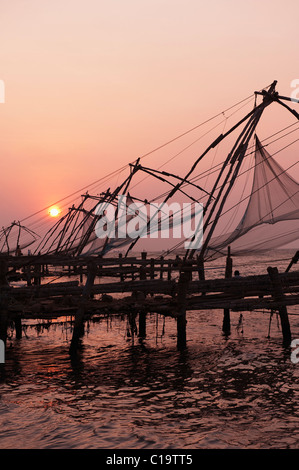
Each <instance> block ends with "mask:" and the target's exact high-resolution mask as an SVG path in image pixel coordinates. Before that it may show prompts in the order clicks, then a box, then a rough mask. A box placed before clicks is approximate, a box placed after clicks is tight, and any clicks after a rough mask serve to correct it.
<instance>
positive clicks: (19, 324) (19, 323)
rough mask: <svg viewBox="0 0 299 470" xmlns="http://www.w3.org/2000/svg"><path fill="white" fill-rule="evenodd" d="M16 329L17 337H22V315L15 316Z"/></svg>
mask: <svg viewBox="0 0 299 470" xmlns="http://www.w3.org/2000/svg"><path fill="white" fill-rule="evenodd" d="M14 324H15V330H16V338H17V339H21V338H22V320H21V317H20V316H17V317H15V318H14Z"/></svg>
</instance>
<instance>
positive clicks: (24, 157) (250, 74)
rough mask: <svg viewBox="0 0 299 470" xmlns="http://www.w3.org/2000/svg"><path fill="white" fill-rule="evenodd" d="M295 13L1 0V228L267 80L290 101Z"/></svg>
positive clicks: (216, 3) (265, 4) (252, 2)
mask: <svg viewBox="0 0 299 470" xmlns="http://www.w3.org/2000/svg"><path fill="white" fill-rule="evenodd" d="M298 17H299V4H298V1H297V0H284V1H278V0H276V1H275V0H271V1H270V0H262V1H258V0H248V1H246V2H240V1H237V0H210V1H208V2H207V1H201V0H184V1H183V0H180V1H178V0H138V1H137V0H110V1H103V0H69V1H67V0H51V1H45V0H26V1H25V0H2V1H1V3H0V79H1V80H4V82H5V87H6V94H5V103H4V104H0V125H1V141H0V151H1V185H0V215H1V217H0V223H1V225H2V224H7V223H9V222H11V221H12V220H14V219H21V218H22V217H24V216H26V215H29V214H31V213H32V212H34V211H36V210H38V209H41V208H42V207H44V206H47V205H49V204H51V203H52V202H54V201H56V200H58V199H60V198H61V197H63V196H65V195H67V194H69V193H71V192H72V191H75V190H76V189H78V188H80V187H83V186H84V185H86V184H88V183H89V182H91V181H93V180H95V179H97V178H100V177H101V176H103V175H105V174H106V173H108V172H110V171H112V170H115V169H117V168H119V167H120V166H122V165H125V164H126V163H128V162H129V161H133V160H135V159H136V158H137V157H138V156H140V155H142V154H144V153H146V152H147V151H149V150H151V149H152V148H154V147H156V146H158V145H159V144H161V143H163V142H165V141H167V140H168V139H171V138H172V137H174V136H176V135H177V134H179V133H181V132H183V131H185V130H187V129H188V128H190V127H192V126H194V125H196V124H198V123H200V122H201V121H203V120H205V119H207V118H209V117H210V116H212V115H213V114H215V113H218V112H219V111H221V110H223V109H225V108H227V107H229V106H230V105H232V104H234V103H236V102H237V101H238V100H241V99H242V98H245V97H246V96H248V95H250V94H251V93H252V92H253V91H255V90H257V89H261V88H262V87H264V86H266V85H268V84H270V83H271V82H272V81H273V80H274V79H277V80H278V90H279V91H280V92H281V93H282V94H284V95H290V93H291V91H292V89H291V86H290V84H291V81H292V80H294V79H296V78H299V69H298V50H299V48H298V46H299V35H298ZM293 106H294V107H296V106H298V107H299V105H293ZM284 116H286V113H285V114H284ZM271 119H272V122H273V123H274V124H275V128H276V129H278V128H281V127H283V126H284V124H286V125H287V124H289V123H290V122H292V121H294V119H295V118H290V117H288V116H286V121H285V122H283V121H281V122H279V123H277V119H279V120H280V114H279V117H277V116H276V114H275V112H274V113H272V114H271V116H270V122H271ZM268 126H269V124H268ZM269 129H270V127H269ZM292 157H293V156H292V155H290V158H292ZM293 158H295V159H297V157H293ZM297 160H298V159H297ZM297 175H298V176H299V173H297Z"/></svg>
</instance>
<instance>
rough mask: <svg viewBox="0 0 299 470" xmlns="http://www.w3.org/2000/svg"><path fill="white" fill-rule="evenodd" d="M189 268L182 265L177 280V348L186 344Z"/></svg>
mask: <svg viewBox="0 0 299 470" xmlns="http://www.w3.org/2000/svg"><path fill="white" fill-rule="evenodd" d="M190 274H191V275H192V272H191V273H190V270H189V269H188V266H187V267H184V268H183V269H182V270H181V273H180V278H179V282H178V296H177V302H178V311H177V348H178V350H183V349H185V348H186V346H187V333H186V324H187V320H186V304H187V302H186V295H187V292H188V284H189V281H190Z"/></svg>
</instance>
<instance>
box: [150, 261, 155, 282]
mask: <svg viewBox="0 0 299 470" xmlns="http://www.w3.org/2000/svg"><path fill="white" fill-rule="evenodd" d="M150 278H151V279H155V260H154V258H151V268H150Z"/></svg>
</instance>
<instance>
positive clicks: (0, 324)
mask: <svg viewBox="0 0 299 470" xmlns="http://www.w3.org/2000/svg"><path fill="white" fill-rule="evenodd" d="M7 305H8V298H7V295H5V294H1V298H0V340H2V341H3V343H4V346H5V344H6V339H7V322H8V311H7Z"/></svg>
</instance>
